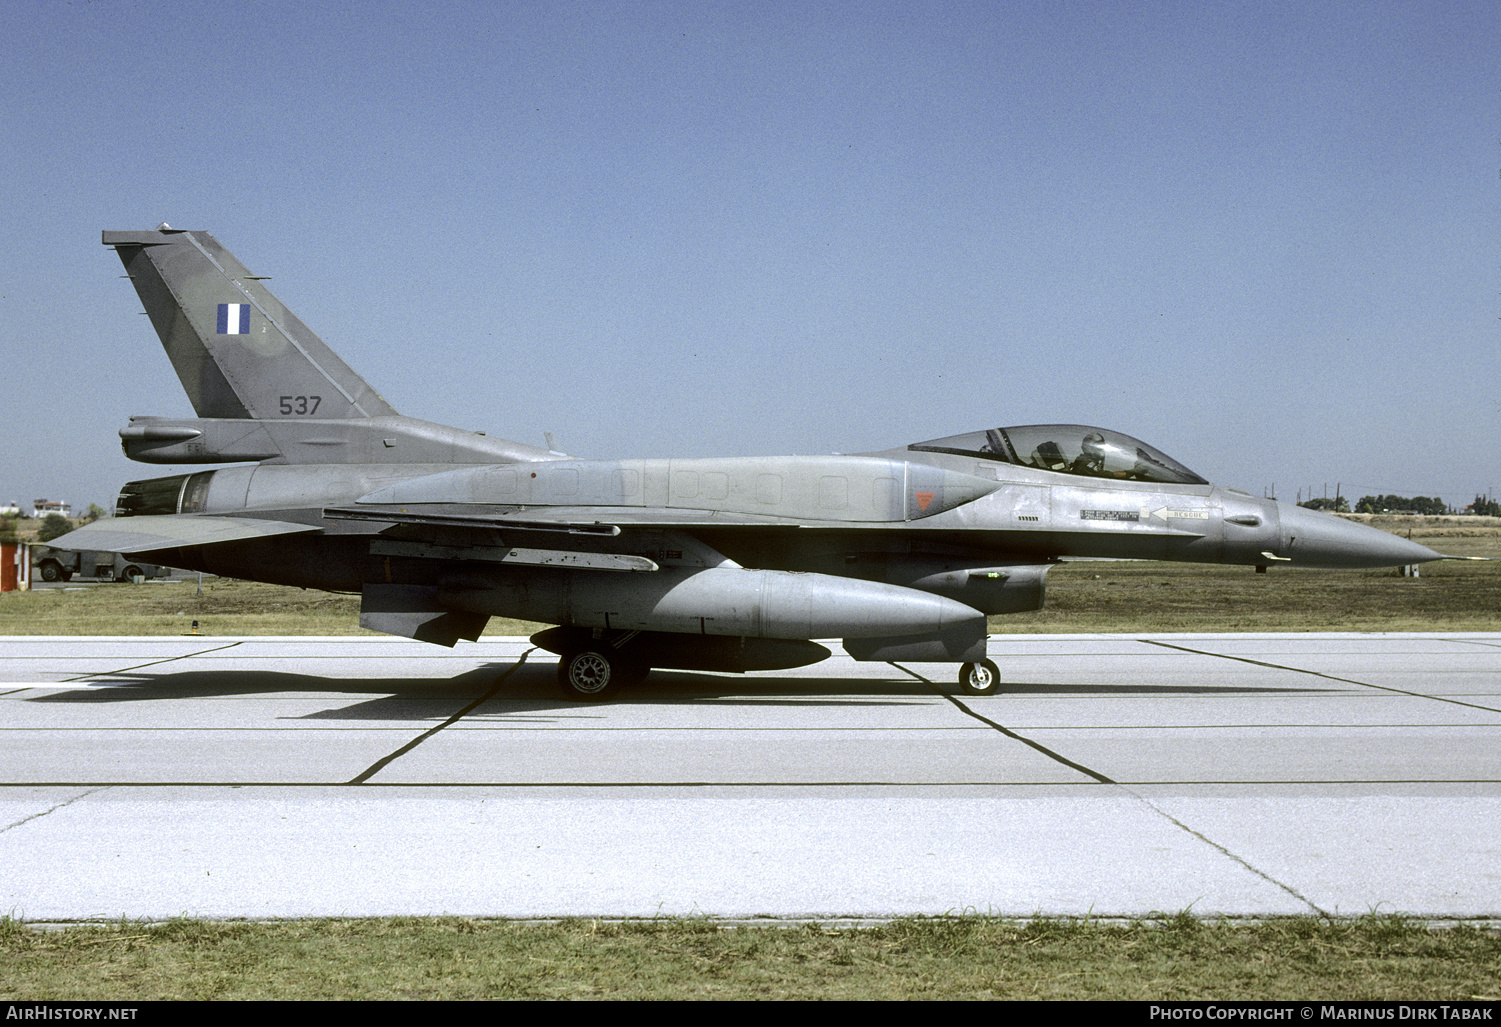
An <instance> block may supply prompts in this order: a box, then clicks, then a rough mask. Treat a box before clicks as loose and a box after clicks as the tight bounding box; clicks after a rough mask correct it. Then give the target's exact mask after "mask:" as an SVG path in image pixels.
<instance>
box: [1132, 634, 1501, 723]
mask: <svg viewBox="0 0 1501 1027" xmlns="http://www.w3.org/2000/svg"><path fill="white" fill-rule="evenodd" d="M1137 641H1139V642H1144V643H1146V644H1147V645H1156V646H1161V647H1162V648H1164V649H1176V650H1178V651H1179V652H1181V653H1193V654H1194V655H1196V656H1214V657H1218V658H1219V659H1221V660H1236V661H1238V662H1240V663H1249V664H1252V665H1253V666H1256V667H1269V668H1271V669H1272V670H1287V671H1292V672H1293V673H1294V674H1311V675H1312V676H1314V677H1316V678H1324V679H1325V680H1326V681H1338V682H1340V683H1341V684H1345V685H1359V686H1360V687H1361V688H1377V689H1380V690H1381V691H1383V692H1394V693H1396V694H1397V695H1410V696H1412V697H1413V698H1415V699H1432V700H1433V701H1434V702H1447V703H1453V704H1454V705H1455V706H1468V707H1469V708H1470V709H1472V710H1485V711H1486V712H1487V713H1501V708H1498V707H1495V706H1482V705H1480V704H1479V703H1472V702H1461V701H1460V700H1458V699H1450V698H1448V697H1447V696H1442V695H1429V694H1428V693H1426V692H1410V691H1408V690H1407V689H1405V688H1392V687H1390V686H1389V685H1373V684H1371V682H1369V681H1356V680H1355V679H1354V678H1342V677H1336V676H1335V675H1333V674H1325V673H1324V672H1323V671H1319V670H1308V669H1306V668H1304V667H1288V666H1285V665H1283V664H1280V663H1267V662H1266V661H1264V660H1253V659H1251V658H1250V657H1249V656H1231V655H1230V654H1229V653H1214V652H1210V651H1208V650H1207V649H1190V648H1188V647H1187V646H1182V645H1173V644H1172V643H1171V642H1158V641H1155V640H1153V639H1150V638H1141V639H1137Z"/></svg>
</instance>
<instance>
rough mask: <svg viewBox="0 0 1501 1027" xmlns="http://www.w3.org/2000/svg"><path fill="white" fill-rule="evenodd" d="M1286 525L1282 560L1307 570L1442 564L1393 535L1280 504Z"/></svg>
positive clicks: (1429, 551) (1428, 552)
mask: <svg viewBox="0 0 1501 1027" xmlns="http://www.w3.org/2000/svg"><path fill="white" fill-rule="evenodd" d="M1277 505H1278V507H1279V509H1278V511H1277V512H1278V515H1279V516H1280V518H1281V521H1282V545H1281V547H1280V548H1279V549H1278V551H1277V555H1278V556H1284V557H1290V558H1291V559H1292V561H1293V563H1294V564H1295V565H1301V566H1304V567H1402V566H1405V565H1407V564H1412V563H1426V562H1427V561H1429V560H1441V559H1443V555H1442V554H1441V553H1435V552H1434V551H1433V550H1432V549H1429V548H1428V547H1427V546H1422V545H1419V544H1418V543H1416V542H1412V541H1409V540H1408V539H1405V538H1400V537H1399V536H1397V535H1393V534H1391V533H1390V532H1387V531H1382V530H1381V529H1379V528H1373V527H1371V526H1370V525H1367V524H1360V523H1358V522H1356V521H1347V520H1343V519H1342V518H1339V517H1335V516H1333V515H1332V514H1326V513H1320V512H1319V511H1317V510H1309V509H1306V508H1304V507H1301V506H1291V505H1288V504H1285V503H1279V504H1277Z"/></svg>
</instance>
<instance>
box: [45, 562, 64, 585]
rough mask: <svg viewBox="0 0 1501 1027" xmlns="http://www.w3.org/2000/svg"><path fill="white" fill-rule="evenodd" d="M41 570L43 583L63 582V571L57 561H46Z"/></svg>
mask: <svg viewBox="0 0 1501 1027" xmlns="http://www.w3.org/2000/svg"><path fill="white" fill-rule="evenodd" d="M40 570H41V572H42V580H43V581H61V580H62V576H63V569H62V568H61V567H60V566H58V564H57V561H55V560H44V561H43V562H42V566H41V568H40Z"/></svg>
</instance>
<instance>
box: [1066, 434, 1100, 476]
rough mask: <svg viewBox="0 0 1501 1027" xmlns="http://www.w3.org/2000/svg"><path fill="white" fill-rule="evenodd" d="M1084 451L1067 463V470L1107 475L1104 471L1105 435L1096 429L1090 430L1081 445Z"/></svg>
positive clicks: (1075, 472)
mask: <svg viewBox="0 0 1501 1027" xmlns="http://www.w3.org/2000/svg"><path fill="white" fill-rule="evenodd" d="M1081 448H1082V449H1083V450H1084V451H1083V452H1082V453H1080V454H1079V455H1078V456H1077V457H1075V458H1074V462H1073V463H1072V464H1070V465H1069V468H1068V469H1069V470H1070V471H1072V472H1073V473H1074V474H1092V475H1094V476H1096V477H1098V478H1104V477H1107V474H1106V472H1105V436H1103V435H1101V434H1100V433H1099V432H1097V431H1092V432H1090V433H1089V434H1088V435H1086V436H1084V442H1083V444H1082V447H1081Z"/></svg>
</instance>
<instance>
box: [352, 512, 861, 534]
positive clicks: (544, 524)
mask: <svg viewBox="0 0 1501 1027" xmlns="http://www.w3.org/2000/svg"><path fill="white" fill-rule="evenodd" d="M323 516H324V517H325V518H329V519H335V520H347V521H371V522H376V523H380V524H409V525H420V526H432V527H447V528H488V529H492V530H508V531H537V532H558V533H567V534H574V535H619V534H620V532H621V530H622V529H629V528H633V527H645V528H700V527H718V528H723V527H735V526H746V527H767V526H783V527H791V528H796V527H799V526H802V525H804V524H805V523H806V522H804V521H801V520H798V519H796V518H791V517H778V516H776V515H771V514H746V513H737V512H733V511H723V510H682V509H676V508H673V509H652V508H643V507H639V506H621V507H609V506H555V507H535V506H534V507H528V508H527V509H526V510H524V511H504V510H501V511H497V510H493V509H491V510H481V509H469V510H465V509H464V508H462V507H460V506H457V505H445V512H444V513H436V512H433V513H427V512H421V511H413V510H412V509H411V508H410V507H402V508H391V507H385V508H382V507H379V506H359V507H330V508H328V509H325V510H324V511H323ZM828 523H829V525H830V526H832V527H841V528H845V527H849V524H848V522H843V521H830V522H828Z"/></svg>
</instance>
